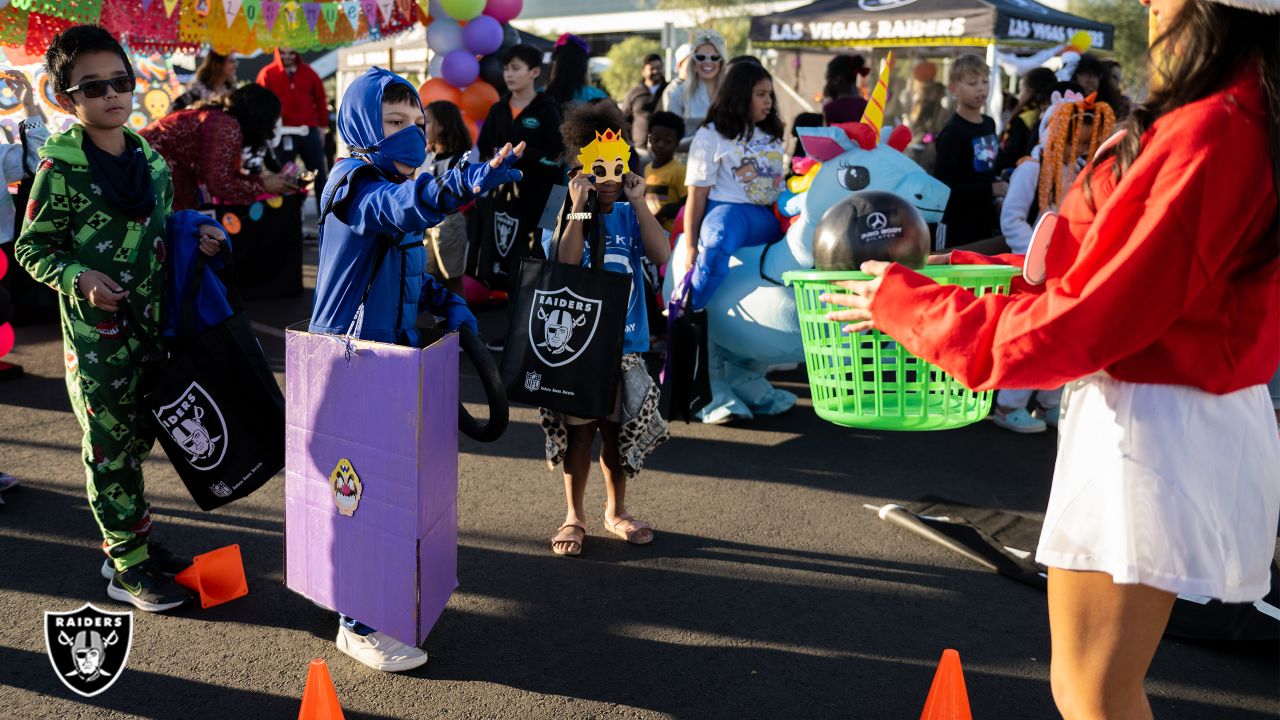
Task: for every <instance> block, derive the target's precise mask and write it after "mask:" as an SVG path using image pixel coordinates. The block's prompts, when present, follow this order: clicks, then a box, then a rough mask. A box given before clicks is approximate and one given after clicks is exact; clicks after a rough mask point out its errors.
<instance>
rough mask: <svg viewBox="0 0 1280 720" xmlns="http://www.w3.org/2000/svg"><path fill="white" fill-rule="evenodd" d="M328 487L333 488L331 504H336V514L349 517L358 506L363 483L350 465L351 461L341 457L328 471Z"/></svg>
mask: <svg viewBox="0 0 1280 720" xmlns="http://www.w3.org/2000/svg"><path fill="white" fill-rule="evenodd" d="M329 487H331V488H332V489H333V504H334V505H337V506H338V514H339V515H345V516H346V517H351V516H352V515H355V514H356V509H357V508H359V507H360V498H361V497H363V496H364V483H362V482H360V476H359V475H357V474H356V469H355V467H353V466H352V465H351V461H350V460H348V459H346V458H342V459H341V460H339V461H338V464H337V465H335V466H334V468H333V472H331V473H329Z"/></svg>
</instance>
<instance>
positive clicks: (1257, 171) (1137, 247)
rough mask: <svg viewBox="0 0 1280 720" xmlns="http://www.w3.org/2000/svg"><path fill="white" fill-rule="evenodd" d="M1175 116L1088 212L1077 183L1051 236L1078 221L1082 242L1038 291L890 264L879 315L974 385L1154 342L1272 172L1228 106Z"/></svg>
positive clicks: (1258, 134) (1094, 360) (1213, 270)
mask: <svg viewBox="0 0 1280 720" xmlns="http://www.w3.org/2000/svg"><path fill="white" fill-rule="evenodd" d="M1170 119H1173V118H1170ZM1179 120H1181V123H1180V124H1173V123H1171V124H1170V125H1168V126H1166V127H1163V128H1159V126H1158V129H1157V130H1156V131H1153V132H1152V133H1150V134H1149V135H1148V137H1147V138H1144V145H1146V147H1145V149H1144V151H1143V152H1142V153H1141V154H1140V155H1139V157H1138V158H1137V160H1136V161H1135V162H1134V163H1133V165H1132V166H1131V167H1130V168H1129V171H1128V172H1127V173H1126V174H1125V176H1124V178H1123V179H1122V180H1121V181H1120V183H1119V184H1118V185H1117V186H1116V187H1115V190H1114V192H1113V193H1112V194H1111V195H1110V196H1109V197H1107V198H1106V199H1105V200H1104V201H1103V204H1102V206H1101V208H1100V209H1099V211H1098V213H1097V215H1096V216H1095V217H1093V218H1092V222H1091V223H1090V222H1089V218H1088V217H1087V216H1088V214H1089V210H1088V208H1087V207H1086V205H1085V203H1084V200H1083V197H1082V190H1081V189H1080V183H1077V185H1076V187H1075V188H1073V189H1072V192H1071V195H1070V196H1069V197H1068V198H1067V201H1066V202H1064V205H1063V219H1064V220H1065V221H1066V222H1060V223H1059V225H1058V229H1057V232H1056V233H1055V237H1054V242H1055V243H1056V242H1059V238H1060V237H1062V236H1063V235H1064V234H1070V233H1072V232H1073V231H1074V232H1083V238H1082V242H1081V244H1080V249H1079V252H1078V254H1077V255H1076V257H1075V260H1074V262H1072V263H1071V265H1070V267H1069V268H1067V269H1066V270H1065V273H1061V272H1060V273H1057V274H1060V275H1061V277H1060V278H1054V279H1051V280H1050V281H1049V283H1048V284H1047V287H1046V291H1045V292H1044V293H1043V294H1040V295H1029V294H1015V295H1013V296H995V295H987V296H984V297H981V298H975V297H974V296H973V295H972V294H971V293H969V292H968V291H965V290H962V289H959V288H955V287H942V286H939V285H937V284H935V283H933V282H932V281H930V280H929V279H928V278H925V277H924V276H922V275H919V274H917V273H914V272H912V271H910V270H907V269H905V268H903V267H901V266H898V265H894V266H892V267H891V268H890V271H889V272H888V273H887V274H886V275H885V278H884V280H883V282H882V284H881V286H880V289H879V291H878V292H877V294H876V296H875V299H874V301H873V303H872V313H873V315H874V316H875V318H876V324H877V326H878V327H880V329H881V330H883V331H884V332H886V333H888V334H889V335H890V336H892V337H893V338H895V339H896V340H898V341H900V342H901V343H902V344H903V345H904V346H905V347H907V348H908V349H909V350H911V352H913V353H916V354H917V355H919V356H920V357H922V358H924V359H926V360H928V361H930V362H933V363H935V364H936V365H938V366H940V367H942V368H943V369H945V370H946V371H947V372H949V373H951V374H952V375H953V376H955V377H956V378H957V379H958V380H960V381H961V382H962V383H964V384H965V385H967V386H968V387H970V388H973V389H975V390H987V389H992V388H996V387H1055V386H1057V385H1061V384H1062V383H1064V382H1067V381H1070V380H1074V379H1076V378H1080V377H1083V376H1085V375H1088V374H1090V373H1093V372H1097V371H1098V370H1101V369H1103V368H1106V367H1108V366H1110V365H1112V364H1114V363H1116V362H1117V361H1119V360H1122V359H1124V358H1126V357H1128V356H1130V355H1133V354H1135V353H1137V352H1138V351H1140V350H1142V349H1144V348H1146V347H1147V346H1149V345H1151V344H1152V343H1153V342H1154V341H1155V340H1156V339H1158V338H1159V337H1160V336H1161V335H1162V333H1164V332H1165V331H1166V330H1167V329H1168V328H1169V326H1170V325H1171V324H1172V323H1174V322H1175V321H1176V320H1177V319H1178V318H1179V317H1180V316H1181V315H1182V314H1183V313H1184V312H1185V311H1186V309H1187V308H1188V307H1190V306H1191V305H1192V304H1193V303H1195V302H1196V298H1197V295H1198V294H1200V292H1201V291H1202V290H1204V289H1205V287H1206V286H1207V285H1208V284H1209V283H1210V282H1211V281H1213V280H1214V279H1215V275H1216V274H1217V273H1219V272H1221V271H1223V269H1224V266H1226V265H1228V264H1229V262H1230V261H1231V260H1232V259H1233V258H1232V256H1233V254H1238V253H1239V252H1241V250H1242V249H1241V248H1240V247H1238V246H1239V245H1240V244H1241V243H1242V242H1245V241H1247V240H1250V239H1252V238H1254V237H1256V236H1257V232H1258V231H1259V229H1260V228H1261V227H1263V226H1264V225H1263V223H1265V222H1267V220H1268V218H1269V217H1270V213H1271V212H1272V209H1273V208H1272V206H1270V205H1268V203H1272V202H1274V199H1273V198H1272V197H1271V193H1270V192H1269V191H1268V192H1260V188H1258V187H1256V183H1257V179H1258V178H1260V177H1261V178H1267V177H1269V176H1270V166H1269V165H1268V163H1267V161H1266V158H1267V153H1266V152H1265V148H1266V135H1265V132H1262V131H1259V130H1258V129H1257V128H1256V127H1253V126H1249V127H1240V125H1241V120H1242V119H1241V118H1240V117H1239V116H1236V117H1231V113H1230V112H1229V111H1225V110H1221V109H1219V111H1217V112H1212V111H1209V112H1204V111H1202V112H1201V113H1199V114H1198V115H1196V116H1193V117H1191V118H1179ZM1233 123H1234V126H1235V129H1234V130H1233V131H1232V132H1230V133H1228V132H1223V128H1225V127H1232V126H1233V125H1232V124H1233ZM1103 171H1104V172H1109V168H1104V170H1103ZM1082 221H1083V222H1082ZM1086 227H1087V230H1082V228H1086ZM1061 241H1062V242H1067V243H1069V242H1070V241H1071V239H1070V238H1064V239H1062V240H1061ZM1228 269H1230V268H1228Z"/></svg>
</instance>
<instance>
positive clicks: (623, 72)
mask: <svg viewBox="0 0 1280 720" xmlns="http://www.w3.org/2000/svg"><path fill="white" fill-rule="evenodd" d="M649 53H658V54H662V45H660V44H659V43H658V41H657V40H650V39H649V38H646V37H641V36H639V35H634V36H632V37H629V38H627V39H626V40H623V41H622V42H620V43H618V44H617V45H614V46H613V47H611V48H609V53H608V55H606V56H605V57H607V58H609V62H610V63H611V64H610V65H609V69H608V70H605V71H604V74H603V75H602V76H601V77H600V82H601V83H602V84H603V85H604V89H605V92H607V93H609V95H611V96H612V97H613V98H614V99H615V100H618V101H621V100H622V99H623V98H624V97H626V94H627V91H628V90H630V89H631V88H633V87H635V86H636V84H637V83H639V82H640V69H641V68H642V67H643V63H644V56H645V55H648V54H649Z"/></svg>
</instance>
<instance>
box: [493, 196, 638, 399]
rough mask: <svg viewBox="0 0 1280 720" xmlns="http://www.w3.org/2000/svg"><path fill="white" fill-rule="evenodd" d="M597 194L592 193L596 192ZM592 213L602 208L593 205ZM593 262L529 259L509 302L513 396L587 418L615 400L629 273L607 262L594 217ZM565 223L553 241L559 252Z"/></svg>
mask: <svg viewBox="0 0 1280 720" xmlns="http://www.w3.org/2000/svg"><path fill="white" fill-rule="evenodd" d="M594 197H595V194H594V193H592V198H594ZM592 206H593V209H592V214H593V215H594V216H597V217H598V216H599V210H598V209H597V208H595V203H594V202H593V203H592ZM587 225H588V227H585V228H583V234H584V236H585V238H587V239H588V242H587V246H588V248H587V249H589V250H590V252H591V267H582V266H580V265H570V264H568V263H562V262H557V261H556V260H554V259H552V260H536V259H532V258H526V259H524V260H523V261H521V263H520V275H519V284H518V286H517V289H516V294H515V300H514V301H513V303H512V306H511V314H510V317H511V321H510V322H511V324H510V326H509V327H508V329H507V341H506V349H505V350H504V352H503V355H502V380H503V383H504V384H505V385H506V388H507V397H508V399H510V400H512V401H514V402H519V403H524V404H526V405H533V406H537V407H544V408H547V409H548V410H552V411H555V412H561V413H566V414H569V415H576V416H578V417H584V418H600V417H606V416H608V415H609V414H610V413H612V412H613V409H614V407H615V405H616V404H617V393H618V372H619V368H620V366H621V364H622V339H623V331H624V329H625V327H626V322H627V301H628V300H629V299H630V295H631V281H632V280H631V277H630V276H629V275H625V274H622V273H615V272H609V271H607V270H605V269H604V268H603V267H602V266H603V265H604V241H603V239H601V238H600V232H599V228H600V223H598V222H595V221H594V220H593V221H588V223H587ZM560 232H561V228H559V227H557V228H556V230H555V234H554V235H553V238H554V240H553V241H552V243H551V257H552V258H556V257H558V251H559V245H560V242H559V239H560Z"/></svg>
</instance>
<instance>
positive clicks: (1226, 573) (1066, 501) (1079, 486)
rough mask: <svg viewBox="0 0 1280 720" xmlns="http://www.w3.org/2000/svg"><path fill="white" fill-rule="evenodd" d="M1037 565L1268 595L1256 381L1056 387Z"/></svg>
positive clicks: (1278, 507) (1224, 593) (1191, 588)
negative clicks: (1056, 428)
mask: <svg viewBox="0 0 1280 720" xmlns="http://www.w3.org/2000/svg"><path fill="white" fill-rule="evenodd" d="M1062 409H1063V414H1062V421H1061V425H1060V431H1061V437H1060V440H1059V447H1058V463H1057V467H1056V468H1055V470H1054V475H1053V490H1052V492H1051V493H1050V496H1049V508H1048V510H1047V511H1046V513H1045V520H1044V528H1043V530H1042V531H1041V535H1040V546H1039V548H1038V549H1037V551H1036V560H1037V561H1038V562H1040V563H1041V564H1043V565H1047V566H1049V567H1056V568H1063V569H1067V570H1094V571H1099V572H1105V573H1108V574H1110V575H1111V577H1112V579H1113V580H1114V581H1115V582H1116V583H1120V584H1131V583H1141V584H1143V585H1149V586H1151V587H1154V588H1158V589H1160V590H1165V591H1168V592H1174V593H1181V594H1189V595H1202V596H1206V597H1211V598H1215V599H1218V600H1222V601H1224V602H1253V601H1256V600H1258V599H1260V598H1262V597H1263V596H1264V595H1266V594H1267V592H1268V590H1270V587H1271V582H1270V564H1271V560H1272V557H1273V556H1274V553H1275V549H1276V526H1277V522H1280V435H1277V433H1276V423H1275V416H1274V415H1273V411H1272V407H1271V398H1270V396H1269V395H1268V393H1267V389H1266V387H1265V386H1263V385H1257V386H1255V387H1249V388H1245V389H1243V390H1239V391H1237V392H1234V393H1231V394H1229V395H1214V394H1212V393H1207V392H1204V391H1202V390H1197V389H1195V388H1190V387H1185V386H1179V385H1140V384H1135V383H1127V382H1121V381H1119V380H1115V379H1113V378H1111V377H1110V376H1108V375H1106V374H1104V373H1099V374H1096V375H1091V376H1089V377H1087V378H1084V379H1082V380H1077V381H1075V382H1073V383H1071V384H1069V385H1068V386H1067V393H1066V398H1065V399H1064V400H1063V404H1062Z"/></svg>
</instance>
